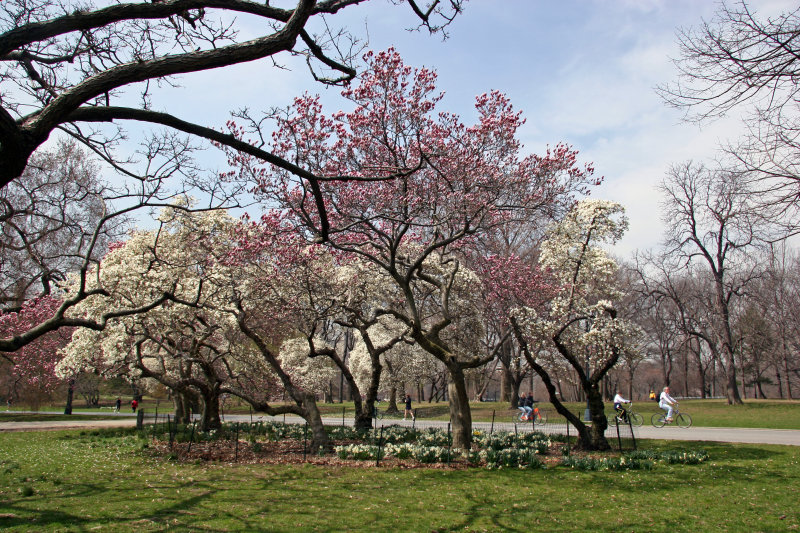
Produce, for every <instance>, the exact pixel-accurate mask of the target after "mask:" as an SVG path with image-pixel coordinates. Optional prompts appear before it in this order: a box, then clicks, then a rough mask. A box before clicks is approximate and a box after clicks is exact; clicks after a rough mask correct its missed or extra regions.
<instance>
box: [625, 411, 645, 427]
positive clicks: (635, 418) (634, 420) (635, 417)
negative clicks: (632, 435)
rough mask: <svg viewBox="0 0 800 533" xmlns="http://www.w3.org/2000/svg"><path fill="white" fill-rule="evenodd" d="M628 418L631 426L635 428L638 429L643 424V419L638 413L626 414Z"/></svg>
mask: <svg viewBox="0 0 800 533" xmlns="http://www.w3.org/2000/svg"><path fill="white" fill-rule="evenodd" d="M628 418H630V419H631V424H633V425H634V426H636V427H639V426H641V425H642V424H644V417H643V416H642V415H640V414H639V413H630V414H628Z"/></svg>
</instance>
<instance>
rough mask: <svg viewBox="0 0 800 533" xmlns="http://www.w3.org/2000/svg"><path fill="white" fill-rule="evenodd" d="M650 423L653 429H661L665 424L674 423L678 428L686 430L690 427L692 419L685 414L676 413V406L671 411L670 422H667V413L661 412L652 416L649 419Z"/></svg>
mask: <svg viewBox="0 0 800 533" xmlns="http://www.w3.org/2000/svg"><path fill="white" fill-rule="evenodd" d="M650 422H652V424H653V427H657V428H663V427H664V426H665V425H666V424H671V423H672V422H675V424H676V425H677V426H678V427H681V428H688V427H690V426H691V425H692V417H691V416H690V415H687V414H686V413H681V412H680V411H678V406H677V405H676V406H675V408H674V409H673V410H672V422H667V413H665V412H663V411H662V412H661V413H656V414H654V415H653V416H652V417H651V418H650Z"/></svg>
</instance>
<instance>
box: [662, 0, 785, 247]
mask: <svg viewBox="0 0 800 533" xmlns="http://www.w3.org/2000/svg"><path fill="white" fill-rule="evenodd" d="M678 40H679V45H680V49H681V55H680V57H678V58H677V59H676V60H675V64H676V66H677V67H678V69H679V78H678V80H677V81H676V82H675V83H673V84H671V85H666V86H663V87H661V88H660V94H661V96H662V97H663V98H664V99H665V100H666V101H667V102H668V103H669V104H671V105H673V106H675V107H678V108H682V109H685V110H686V111H687V117H688V118H690V119H691V120H697V121H706V120H709V119H713V118H716V117H720V116H723V115H725V114H727V113H729V112H730V111H733V110H738V111H743V112H744V114H745V122H746V125H747V127H748V130H749V131H748V134H747V136H746V137H745V139H743V140H742V141H741V142H740V143H738V144H737V145H735V146H729V147H728V148H727V149H726V151H727V152H728V154H729V155H730V156H732V158H733V159H734V160H735V161H737V162H738V163H740V164H741V165H743V166H744V168H745V169H747V170H749V171H751V172H750V173H749V174H747V177H748V179H749V180H751V181H752V182H753V185H754V186H755V187H754V192H758V193H760V197H761V198H760V203H761V205H762V207H763V208H768V209H776V208H777V210H778V213H777V215H781V216H784V217H786V218H785V221H784V222H785V225H786V229H787V230H789V231H794V232H796V231H797V222H798V219H797V215H798V209H800V204H798V190H800V158H798V154H799V153H800V150H798V148H800V115H799V114H798V111H800V107H798V106H799V105H800V104H798V102H800V9H795V10H793V11H788V12H784V13H782V14H780V15H778V16H775V17H766V16H759V14H758V13H756V12H755V11H754V10H753V9H751V8H750V7H749V6H748V4H747V2H745V1H744V0H742V1H739V2H736V3H734V4H728V3H726V2H724V1H723V2H721V4H720V7H719V9H718V11H717V14H716V17H715V18H714V19H713V20H711V21H709V22H704V23H702V24H701V25H699V26H697V27H695V28H690V29H684V30H681V31H679V33H678ZM777 215H776V216H777Z"/></svg>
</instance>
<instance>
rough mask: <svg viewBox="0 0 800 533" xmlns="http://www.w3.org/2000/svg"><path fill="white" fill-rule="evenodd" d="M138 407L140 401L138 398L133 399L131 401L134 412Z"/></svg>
mask: <svg viewBox="0 0 800 533" xmlns="http://www.w3.org/2000/svg"><path fill="white" fill-rule="evenodd" d="M137 407H139V402H137V401H136V400H133V401H132V402H131V409H133V412H134V413H135V412H136V408H137Z"/></svg>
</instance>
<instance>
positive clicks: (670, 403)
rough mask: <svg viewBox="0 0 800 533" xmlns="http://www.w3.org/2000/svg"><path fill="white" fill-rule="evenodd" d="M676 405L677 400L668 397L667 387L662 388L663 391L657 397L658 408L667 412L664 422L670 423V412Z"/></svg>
mask: <svg viewBox="0 0 800 533" xmlns="http://www.w3.org/2000/svg"><path fill="white" fill-rule="evenodd" d="M676 405H678V400H676V399H675V398H673V397H672V396H670V395H669V387H664V391H663V392H662V393H661V395H660V396H659V397H658V406H659V407H660V408H661V409H663V410H665V411H666V412H667V417H666V418H665V419H664V421H665V422H667V423H669V422H672V411H673V408H674V407H675V406H676Z"/></svg>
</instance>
